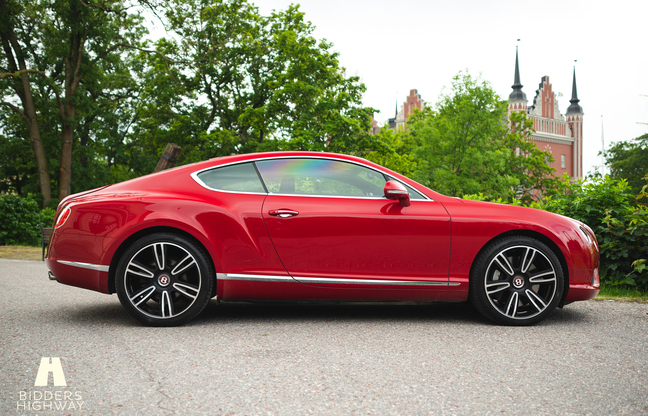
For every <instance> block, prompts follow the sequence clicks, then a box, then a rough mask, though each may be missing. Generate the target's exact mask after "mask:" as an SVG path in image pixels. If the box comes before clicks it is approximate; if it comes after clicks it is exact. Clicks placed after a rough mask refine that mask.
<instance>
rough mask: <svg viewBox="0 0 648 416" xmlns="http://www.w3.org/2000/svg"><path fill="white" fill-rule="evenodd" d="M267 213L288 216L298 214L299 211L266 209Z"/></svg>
mask: <svg viewBox="0 0 648 416" xmlns="http://www.w3.org/2000/svg"><path fill="white" fill-rule="evenodd" d="M268 214H270V215H272V216H275V217H281V218H288V217H295V216H297V215H299V212H297V211H293V210H291V209H272V210H270V211H268Z"/></svg>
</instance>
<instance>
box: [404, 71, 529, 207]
mask: <svg viewBox="0 0 648 416" xmlns="http://www.w3.org/2000/svg"><path fill="white" fill-rule="evenodd" d="M505 117H506V103H505V102H504V101H502V100H501V99H500V98H499V97H498V96H497V94H496V93H495V91H493V89H492V88H491V86H490V84H489V83H488V82H486V81H482V80H480V79H474V78H472V77H471V76H470V75H469V74H467V73H459V74H457V75H456V76H455V77H454V78H453V81H452V86H451V88H450V93H449V94H444V95H441V96H440V97H439V101H438V103H437V104H436V105H435V108H434V110H432V109H430V108H426V109H425V110H424V111H422V112H419V113H415V114H414V115H413V116H412V117H410V119H409V120H408V124H407V134H410V135H412V136H413V137H414V138H415V140H417V141H419V142H420V143H421V144H422V145H421V146H419V147H418V148H416V149H415V150H414V154H415V157H416V159H417V160H418V169H417V171H416V173H415V178H416V179H418V180H419V181H421V182H422V183H424V184H425V185H427V186H429V187H430V188H432V189H435V190H437V191H439V192H441V193H444V194H448V195H452V196H461V195H464V194H475V193H479V192H482V193H484V194H486V195H488V196H501V195H508V194H509V193H510V192H511V189H512V188H513V187H515V186H517V185H518V184H519V179H517V178H515V177H514V176H513V175H512V174H511V173H510V171H509V170H508V168H507V163H508V162H509V159H510V153H511V152H510V149H508V148H506V142H505V140H504V138H505V136H506V133H507V126H506V124H505V123H504V120H505Z"/></svg>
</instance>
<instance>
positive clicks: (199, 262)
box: [115, 233, 214, 326]
mask: <svg viewBox="0 0 648 416" xmlns="http://www.w3.org/2000/svg"><path fill="white" fill-rule="evenodd" d="M213 284H214V272H213V270H212V267H211V263H210V262H209V261H208V255H207V254H206V252H205V250H204V249H203V248H202V247H200V246H198V245H196V244H195V243H194V242H192V241H190V240H188V239H187V238H185V237H182V236H179V235H176V234H169V233H157V234H151V235H148V236H146V237H142V238H141V239H139V240H137V241H136V242H135V243H133V244H132V245H131V246H130V247H129V248H128V249H127V250H126V251H125V252H124V254H123V255H122V257H121V259H120V260H119V264H118V266H117V272H116V275H115V286H116V287H115V289H116V291H117V295H118V297H119V301H120V302H121V304H122V306H123V307H124V308H125V309H126V310H127V311H128V313H130V314H131V315H132V316H133V317H134V318H135V319H137V320H138V321H140V322H142V323H144V324H146V325H150V326H177V325H184V324H186V323H187V322H189V321H190V320H192V319H193V318H195V317H196V316H197V315H198V314H199V313H200V312H202V310H203V309H204V308H205V306H207V303H208V302H209V299H210V298H211V293H212V287H213Z"/></svg>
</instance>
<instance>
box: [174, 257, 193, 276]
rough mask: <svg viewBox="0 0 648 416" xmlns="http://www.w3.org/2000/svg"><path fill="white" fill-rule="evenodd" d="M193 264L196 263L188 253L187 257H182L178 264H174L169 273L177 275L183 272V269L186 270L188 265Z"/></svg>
mask: <svg viewBox="0 0 648 416" xmlns="http://www.w3.org/2000/svg"><path fill="white" fill-rule="evenodd" d="M188 260H189V261H188ZM194 264H196V260H194V258H193V257H192V256H191V254H190V255H188V256H187V257H185V258H184V259H182V260H181V261H180V262H179V263H178V264H176V266H175V267H174V268H173V270H171V274H172V275H174V276H175V275H177V274H180V273H182V272H184V271H185V270H187V269H188V268H189V267H191V266H192V265H194Z"/></svg>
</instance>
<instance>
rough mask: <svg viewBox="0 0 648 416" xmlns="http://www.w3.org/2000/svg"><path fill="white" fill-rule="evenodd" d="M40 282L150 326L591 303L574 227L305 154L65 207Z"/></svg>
mask: <svg viewBox="0 0 648 416" xmlns="http://www.w3.org/2000/svg"><path fill="white" fill-rule="evenodd" d="M54 228H55V229H54V232H53V234H52V238H51V241H50V245H49V252H48V255H47V266H48V267H49V269H50V278H52V279H56V280H58V281H59V282H61V283H65V284H68V285H72V286H78V287H82V288H85V289H90V290H95V291H98V292H102V293H115V292H116V293H117V295H118V296H119V300H120V301H121V303H122V304H123V306H124V307H125V308H126V310H127V311H128V312H129V313H130V314H131V315H133V316H134V317H135V318H136V319H138V320H140V321H141V322H143V323H145V324H148V325H153V326H172V325H181V324H184V323H186V322H188V321H190V320H191V319H193V318H194V317H195V316H196V315H198V314H199V313H200V312H201V311H202V310H203V309H204V308H205V306H206V305H207V303H208V301H209V299H210V298H213V297H217V299H219V300H222V301H228V300H254V299H282V300H298V299H299V300H349V301H352V300H372V301H455V302H462V301H466V300H470V301H471V302H472V303H473V304H474V305H475V307H476V308H477V309H478V310H479V311H480V312H481V313H483V314H484V315H485V316H487V317H488V318H490V319H492V320H494V321H495V322H497V323H500V324H505V325H531V324H535V323H537V322H539V321H541V320H542V319H544V318H546V317H547V315H549V314H550V313H551V312H552V311H553V310H554V309H555V308H556V307H562V306H563V305H565V304H568V303H570V302H574V301H578V300H586V299H591V298H593V297H594V296H596V294H597V293H598V291H599V286H600V284H599V279H598V266H599V250H598V244H597V242H596V237H595V236H594V233H593V232H592V230H591V229H590V228H589V227H587V226H586V225H585V224H583V223H581V222H578V221H575V220H573V219H570V218H566V217H563V216H560V215H556V214H552V213H549V212H544V211H539V210H534V209H529V208H521V207H515V206H508V205H500V204H492V203H486V202H476V201H468V200H462V199H458V198H451V197H447V196H444V195H441V194H438V193H436V192H434V191H432V190H430V189H427V188H426V187H424V186H422V185H420V184H418V183H416V182H414V181H413V180H411V179H408V178H406V177H404V176H402V175H399V174H398V173H396V172H393V171H391V170H389V169H386V168H384V167H381V166H379V165H376V164H374V163H372V162H369V161H367V160H364V159H361V158H357V157H353V156H347V155H339V154H327V153H313V152H277V153H258V154H248V155H237V156H228V157H221V158H216V159H212V160H208V161H205V162H200V163H196V164H193V165H186V166H181V167H177V168H175V169H171V170H167V171H163V172H159V173H155V174H151V175H147V176H144V177H141V178H137V179H133V180H130V181H127V182H123V183H119V184H116V185H110V186H106V187H103V188H99V189H95V190H92V191H88V192H83V193H79V194H76V195H71V196H69V197H67V198H65V199H64V200H63V201H61V204H60V205H59V207H58V211H57V216H56V220H55V224H54Z"/></svg>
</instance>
